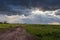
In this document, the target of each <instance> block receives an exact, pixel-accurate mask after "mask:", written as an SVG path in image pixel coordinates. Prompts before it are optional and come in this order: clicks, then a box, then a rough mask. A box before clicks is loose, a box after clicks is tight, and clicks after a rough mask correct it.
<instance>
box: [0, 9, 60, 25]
mask: <svg viewBox="0 0 60 40" xmlns="http://www.w3.org/2000/svg"><path fill="white" fill-rule="evenodd" d="M59 12H60V11H59V10H55V11H41V10H39V9H37V10H34V9H33V10H32V11H30V12H29V13H31V14H30V15H28V16H25V15H24V14H22V15H11V16H8V15H0V21H7V22H8V23H28V24H48V23H52V22H60V16H58V15H56V14H58V13H59Z"/></svg>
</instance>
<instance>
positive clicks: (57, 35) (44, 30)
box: [0, 24, 60, 40]
mask: <svg viewBox="0 0 60 40" xmlns="http://www.w3.org/2000/svg"><path fill="white" fill-rule="evenodd" d="M17 25H22V26H23V27H24V29H26V31H27V32H28V33H30V34H32V35H34V36H35V37H36V38H37V40H60V25H40V24H0V31H1V32H2V31H5V30H7V29H6V28H14V27H15V26H17Z"/></svg>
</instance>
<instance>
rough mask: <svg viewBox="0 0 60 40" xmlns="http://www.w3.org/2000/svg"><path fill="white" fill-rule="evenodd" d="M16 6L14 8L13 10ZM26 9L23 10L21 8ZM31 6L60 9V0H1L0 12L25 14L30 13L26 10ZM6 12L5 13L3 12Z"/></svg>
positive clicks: (43, 8)
mask: <svg viewBox="0 0 60 40" xmlns="http://www.w3.org/2000/svg"><path fill="white" fill-rule="evenodd" d="M11 5H12V6H11ZM13 8H14V10H12V9H13ZM21 8H22V10H24V11H23V12H24V13H23V12H21V11H19V10H21ZM26 8H27V9H30V8H41V9H42V10H56V9H60V0H0V12H1V11H2V12H1V13H2V14H8V15H10V14H14V15H15V14H17V12H18V14H20V15H21V14H24V15H29V14H28V12H29V11H30V10H29V11H28V10H27V11H26ZM15 9H16V10H15ZM3 12H4V13H3ZM1 13H0V14H1Z"/></svg>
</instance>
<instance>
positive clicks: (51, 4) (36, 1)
mask: <svg viewBox="0 0 60 40" xmlns="http://www.w3.org/2000/svg"><path fill="white" fill-rule="evenodd" d="M4 21H7V22H8V23H27V24H47V23H53V22H57V23H60V0H0V22H4Z"/></svg>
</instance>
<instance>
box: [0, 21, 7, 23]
mask: <svg viewBox="0 0 60 40" xmlns="http://www.w3.org/2000/svg"><path fill="white" fill-rule="evenodd" d="M0 24H8V23H7V22H6V21H4V22H0Z"/></svg>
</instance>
